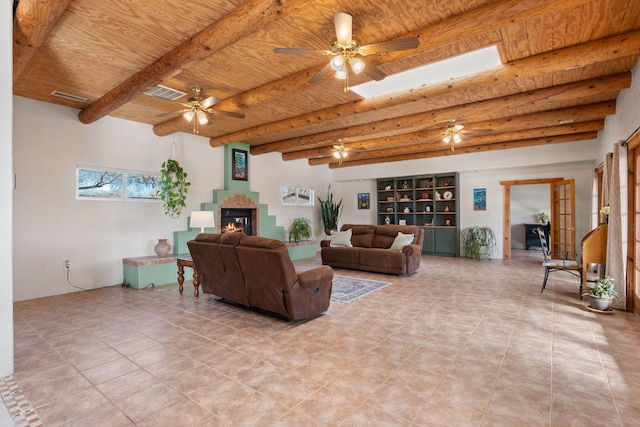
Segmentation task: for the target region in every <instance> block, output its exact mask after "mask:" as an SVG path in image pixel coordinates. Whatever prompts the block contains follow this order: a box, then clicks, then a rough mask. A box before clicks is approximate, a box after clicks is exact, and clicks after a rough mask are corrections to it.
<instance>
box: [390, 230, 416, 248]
mask: <svg viewBox="0 0 640 427" xmlns="http://www.w3.org/2000/svg"><path fill="white" fill-rule="evenodd" d="M411 242H413V233H411V234H404V233H401V232H399V231H398V235H397V236H396V238H395V240H394V241H393V243H392V244H391V247H390V248H389V249H391V250H392V251H398V252H400V251H402V248H404V247H405V246H407V245H410V244H411Z"/></svg>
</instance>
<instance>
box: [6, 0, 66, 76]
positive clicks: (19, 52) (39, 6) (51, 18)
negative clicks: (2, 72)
mask: <svg viewBox="0 0 640 427" xmlns="http://www.w3.org/2000/svg"><path fill="white" fill-rule="evenodd" d="M69 3H71V0H21V1H20V2H19V3H18V6H17V8H16V16H15V18H14V20H13V82H14V83H15V82H16V80H18V78H19V77H20V75H21V74H22V72H23V71H24V69H25V68H26V67H27V64H28V63H29V61H30V60H31V58H32V57H33V54H34V53H35V52H36V50H37V49H38V47H40V45H41V44H42V42H43V41H44V39H45V38H46V37H47V34H49V31H50V30H51V29H52V28H53V27H54V26H55V25H56V22H58V19H60V17H61V16H62V14H63V13H64V11H65V10H67V6H69Z"/></svg>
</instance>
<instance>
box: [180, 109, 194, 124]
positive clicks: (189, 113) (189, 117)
mask: <svg viewBox="0 0 640 427" xmlns="http://www.w3.org/2000/svg"><path fill="white" fill-rule="evenodd" d="M193 116H195V113H194V112H193V111H185V113H184V114H183V115H182V117H184V118H185V119H187V121H189V122H190V121H191V120H193Z"/></svg>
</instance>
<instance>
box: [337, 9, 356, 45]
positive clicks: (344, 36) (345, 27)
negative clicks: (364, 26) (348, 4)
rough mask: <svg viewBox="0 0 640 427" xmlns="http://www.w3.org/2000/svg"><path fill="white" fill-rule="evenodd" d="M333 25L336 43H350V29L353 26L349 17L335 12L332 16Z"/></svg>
mask: <svg viewBox="0 0 640 427" xmlns="http://www.w3.org/2000/svg"><path fill="white" fill-rule="evenodd" d="M333 23H334V24H335V27H336V39H337V40H338V43H340V44H343V45H348V44H349V43H351V37H352V34H351V29H352V25H353V18H352V17H351V15H349V14H347V13H344V12H335V13H334V14H333Z"/></svg>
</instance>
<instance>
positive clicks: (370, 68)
mask: <svg viewBox="0 0 640 427" xmlns="http://www.w3.org/2000/svg"><path fill="white" fill-rule="evenodd" d="M360 60H361V61H362V62H364V68H363V69H362V72H363V73H365V74H366V75H367V76H369V77H371V78H372V79H373V80H378V81H380V80H383V79H384V78H385V77H387V75H386V74H385V73H384V72H383V71H381V70H380V69H379V68H378V67H376V66H375V65H373V64H371V63H369V62H367V61H365V60H363V59H360Z"/></svg>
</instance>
